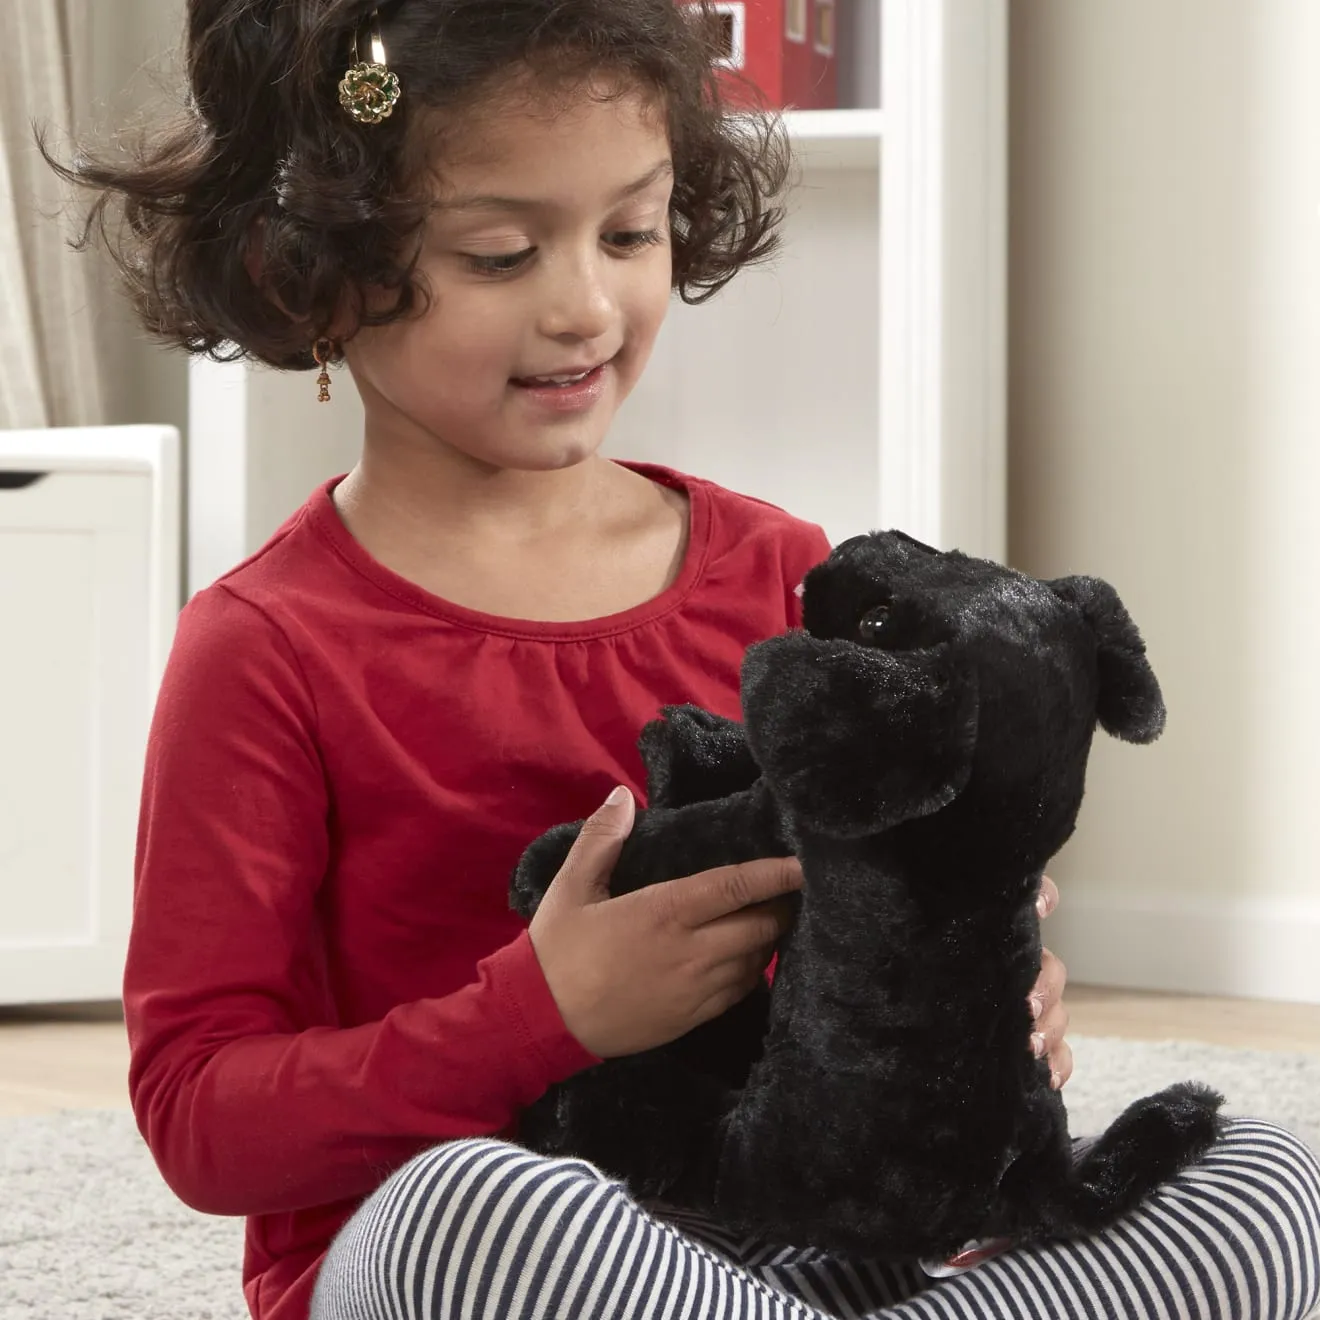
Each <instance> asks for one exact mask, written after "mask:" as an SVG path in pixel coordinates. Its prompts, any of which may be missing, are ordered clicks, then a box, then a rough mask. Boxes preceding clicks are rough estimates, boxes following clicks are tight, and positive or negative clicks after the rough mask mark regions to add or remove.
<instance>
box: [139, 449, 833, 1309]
mask: <svg viewBox="0 0 1320 1320" xmlns="http://www.w3.org/2000/svg"><path fill="white" fill-rule="evenodd" d="M636 467H637V470H639V471H641V472H643V473H644V474H645V475H647V476H648V477H650V478H651V479H652V480H655V481H659V482H662V483H665V484H668V485H670V486H674V487H677V488H679V489H682V490H685V491H686V492H687V494H688V496H689V499H690V506H691V532H690V537H689V544H688V549H687V554H686V558H685V561H684V563H683V565H682V568H681V570H680V572H679V575H678V578H677V580H676V581H675V582H674V584H673V585H672V586H671V587H670V588H669V589H668V590H666V591H665V592H664V593H663V594H662V595H660V596H658V597H656V598H655V599H654V600H651V601H649V602H647V603H646V604H644V605H640V606H638V607H637V608H635V609H631V610H628V611H627V612H625V613H622V614H617V615H613V616H611V617H609V618H605V619H598V620H594V621H590V622H583V623H526V622H519V621H513V620H508V619H498V618H494V617H491V616H487V615H483V614H480V613H477V612H475V611H473V610H469V609H463V608H460V607H457V606H454V605H451V604H449V603H447V602H445V601H442V600H440V599H438V598H437V597H435V596H432V595H430V594H428V593H427V592H425V591H423V590H422V589H420V588H419V587H416V586H414V585H412V584H411V583H409V582H407V581H406V580H405V579H403V578H401V577H399V576H397V575H395V574H393V573H391V572H390V571H389V570H387V569H386V568H384V567H383V566H382V565H380V564H378V563H377V562H376V561H374V560H373V559H372V558H371V557H370V556H369V555H368V554H367V553H366V552H365V551H364V550H363V549H362V548H361V547H360V546H359V545H358V544H357V543H356V542H355V541H354V540H353V539H352V537H351V536H350V535H349V534H348V532H347V530H346V529H345V528H344V526H343V525H342V523H341V522H340V520H339V517H338V515H337V514H336V512H335V509H334V505H333V502H332V500H331V496H330V491H331V489H332V487H333V484H334V483H328V484H327V485H326V486H325V487H323V488H322V489H320V490H318V491H317V492H316V493H315V494H314V495H313V496H312V498H311V500H310V501H309V502H308V503H307V505H305V506H304V507H303V508H302V509H301V510H300V511H299V512H298V513H297V514H296V515H295V516H294V517H293V518H292V519H290V521H289V522H288V523H287V524H286V525H285V526H284V527H283V528H282V529H281V531H280V532H279V533H278V534H277V535H276V536H275V537H274V538H273V539H272V540H271V542H270V543H269V544H268V545H267V546H266V547H265V548H264V549H262V550H261V551H260V552H259V553H258V554H257V555H255V556H254V557H253V558H252V559H250V560H248V561H247V562H246V563H244V564H243V565H241V566H240V567H239V568H237V569H235V570H234V571H233V572H232V573H230V574H228V575H227V576H226V577H225V578H223V579H222V580H221V581H220V582H219V583H217V584H216V585H214V586H212V587H210V588H208V589H207V590H205V591H203V592H201V593H199V594H198V595H197V596H196V597H194V599H193V600H192V601H191V602H190V603H189V605H188V606H187V608H186V609H185V610H184V612H183V615H182V617H181V619H180V624H179V631H178V635H177V639H176V642H175V645H174V650H173V653H172V655H171V657H170V662H169V666H168V669H167V672H166V675H165V680H164V683H163V686H162V689H161V693H160V697H159V701H158V704H157V708H156V715H155V720H154V723H153V727H152V733H151V739H150V745H149V751H148V759H147V770H146V780H145V785H144V794H143V806H142V816H141V825H140V832H139V850H138V871H137V886H136V897H135V907H134V915H133V931H132V939H131V944H130V949H129V957H128V964H127V969H126V974H125V981H124V1003H125V1010H126V1015H127V1021H128V1029H129V1037H130V1043H131V1047H132V1065H131V1072H130V1078H129V1081H130V1089H131V1092H132V1099H133V1106H134V1109H135V1111H136V1114H137V1119H138V1123H139V1126H140V1127H141V1129H142V1132H143V1134H144V1136H145V1137H146V1139H147V1142H148V1143H149V1145H150V1147H151V1150H152V1152H153V1154H154V1155H155V1158H156V1160H157V1163H158V1164H159V1166H160V1169H161V1171H162V1173H163V1174H164V1176H165V1178H166V1179H167V1180H168V1182H169V1184H170V1185H171V1187H173V1188H174V1190H175V1191H176V1192H177V1193H178V1195H179V1196H180V1197H182V1199H183V1200H185V1201H187V1202H188V1203H189V1204H190V1205H192V1206H194V1207H196V1208H197V1209H199V1210H204V1211H208V1212H211V1213H216V1214H231V1215H246V1216H247V1217H248V1223H247V1239H246V1252H245V1260H244V1267H243V1278H244V1289H245V1292H246V1295H247V1300H248V1305H249V1307H250V1308H251V1311H252V1314H253V1316H254V1317H257V1318H258V1320H303V1317H305V1316H306V1314H307V1308H308V1304H309V1300H310V1296H311V1290H312V1285H313V1282H314V1278H315V1273H316V1269H317V1268H318V1266H319V1264H320V1260H321V1257H322V1255H323V1253H324V1251H325V1249H326V1247H327V1246H328V1244H329V1242H330V1240H331V1238H332V1237H333V1235H334V1233H335V1232H336V1230H337V1229H338V1228H339V1226H340V1225H341V1224H342V1223H343V1222H344V1220H345V1219H346V1218H347V1217H348V1216H349V1214H350V1213H351V1212H352V1210H353V1208H354V1207H355V1205H356V1204H357V1203H358V1202H359V1201H360V1200H361V1199H362V1198H363V1197H364V1196H365V1195H367V1194H368V1193H370V1192H371V1191H372V1190H373V1189H374V1188H375V1187H376V1186H377V1185H379V1183H380V1182H381V1181H383V1179H384V1178H385V1176H386V1175H387V1174H388V1173H389V1172H390V1171H391V1170H393V1169H394V1168H396V1167H398V1166H399V1165H400V1164H402V1163H404V1162H405V1161H406V1160H407V1159H409V1158H410V1157H411V1156H412V1155H414V1154H416V1153H417V1152H418V1151H420V1150H422V1149H424V1148H425V1147H427V1146H429V1145H432V1144H434V1143H435V1142H437V1141H443V1140H445V1139H447V1138H455V1137H462V1136H472V1135H477V1134H484V1133H499V1132H507V1131H508V1130H510V1128H511V1125H512V1124H513V1122H514V1120H515V1118H516V1115H517V1113H518V1111H519V1110H520V1109H521V1108H523V1107H525V1106H526V1105H528V1104H529V1103H530V1102H531V1101H533V1100H535V1099H536V1098H537V1097H538V1096H539V1095H541V1094H542V1093H543V1091H544V1090H545V1089H546V1087H547V1086H549V1085H550V1084H551V1083H553V1082H555V1081H557V1080H560V1079H562V1078H564V1077H567V1076H570V1075H571V1074H572V1073H574V1072H575V1071H577V1070H579V1069H581V1068H584V1067H586V1066H588V1065H590V1064H591V1063H593V1062H595V1060H594V1058H593V1056H592V1055H591V1054H589V1053H588V1052H587V1051H586V1050H585V1049H584V1048H583V1047H582V1046H581V1045H580V1044H579V1043H578V1042H577V1041H576V1040H575V1039H574V1038H573V1037H572V1036H571V1035H570V1034H569V1032H568V1031H567V1029H566V1028H565V1026H564V1024H563V1021H562V1019H561V1018H560V1015H559V1012H558V1010H557V1009H556V1007H555V1003H554V1000H553V998H552V997H551V995H550V992H549V990H548V988H547V986H546V983H545V979H544V977H543V976H542V974H541V970H540V966H539V964H538V963H537V961H536V956H535V954H534V952H533V950H532V948H531V944H530V941H529V940H528V938H527V934H526V931H525V927H524V924H523V922H522V921H521V920H520V919H519V918H518V917H516V916H515V915H514V914H513V913H512V912H510V910H509V907H508V898H507V892H508V880H509V876H510V873H511V871H512V869H513V867H514V865H515V864H516V862H517V859H518V857H519V855H520V854H521V852H522V849H523V848H524V846H525V845H526V844H527V843H528V842H529V841H530V840H531V839H533V838H534V837H535V836H536V835H537V834H539V833H540V832H541V831H543V830H544V829H546V828H548V827H549V826H551V825H553V824H555V823H557V822H559V821H563V820H573V819H577V818H579V817H581V816H584V815H586V814H588V813H590V812H591V811H592V810H594V809H595V808H596V807H597V806H598V805H599V804H600V802H601V801H602V800H603V798H604V796H605V794H606V793H607V792H608V791H609V789H610V788H611V787H612V786H613V785H614V784H615V783H616V782H623V783H626V784H629V785H630V786H631V787H632V788H633V789H634V790H636V791H638V793H639V794H640V791H641V789H642V783H641V779H642V768H641V763H640V759H639V757H638V754H637V751H636V739H637V734H638V732H639V730H640V729H641V726H642V725H643V724H644V723H645V722H646V721H647V720H648V719H650V718H652V717H653V716H654V715H655V714H656V712H657V710H658V708H659V707H660V706H661V705H664V704H666V703H670V702H682V701H695V702H697V703H699V704H701V705H704V706H706V707H708V708H710V709H712V710H716V711H719V712H721V713H723V714H727V715H730V716H736V715H737V714H738V695H737V694H738V671H739V665H740V662H741V659H742V655H743V652H744V650H745V649H746V647H747V646H748V645H750V644H751V643H753V642H755V641H759V640H761V639H763V638H765V637H769V636H772V635H774V634H776V633H778V632H782V631H783V630H784V629H785V628H786V627H790V626H793V625H795V624H796V623H797V621H798V611H797V601H796V599H795V597H794V595H793V591H794V588H795V587H796V586H797V584H798V583H799V582H800V581H801V579H802V576H803V574H804V573H805V572H806V570H807V569H808V568H809V567H810V566H811V565H812V564H814V563H816V562H817V561H818V560H820V559H822V558H823V557H824V556H825V555H826V554H827V553H828V549H829V547H828V542H827V541H826V539H825V537H824V534H823V533H822V532H821V531H820V529H819V528H816V527H814V526H811V525H809V524H805V523H802V522H799V521H797V520H795V519H793V518H790V517H789V516H788V515H787V514H785V513H783V512H781V511H780V510H778V509H775V508H772V507H771V506H768V505H765V504H762V503H760V502H758V501H755V500H751V499H748V498H746V497H743V496H738V495H734V494H732V493H730V492H728V491H725V490H722V489H720V488H719V487H717V486H714V485H711V484H710V483H707V482H703V481H699V480H696V479H694V478H690V477H683V476H679V475H678V474H676V473H672V472H669V471H668V470H666V469H661V468H655V467H649V466H645V465H640V464H639V465H636Z"/></svg>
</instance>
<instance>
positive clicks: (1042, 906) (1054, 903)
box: [1036, 875, 1059, 921]
mask: <svg viewBox="0 0 1320 1320" xmlns="http://www.w3.org/2000/svg"><path fill="white" fill-rule="evenodd" d="M1058 906H1059V886H1058V885H1056V884H1055V883H1054V881H1053V880H1051V879H1050V878H1049V876H1047V875H1043V876H1041V878H1040V893H1039V894H1037V895H1036V911H1037V912H1038V913H1039V914H1040V918H1041V920H1042V921H1043V920H1044V919H1045V918H1046V917H1048V916H1049V915H1050V913H1051V912H1053V911H1054V909H1055V908H1056V907H1058Z"/></svg>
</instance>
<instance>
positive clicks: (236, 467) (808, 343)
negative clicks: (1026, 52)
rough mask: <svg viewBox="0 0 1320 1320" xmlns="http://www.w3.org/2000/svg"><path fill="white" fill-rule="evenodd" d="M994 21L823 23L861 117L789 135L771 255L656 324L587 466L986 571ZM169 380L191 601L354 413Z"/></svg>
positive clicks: (969, 17) (996, 445)
mask: <svg viewBox="0 0 1320 1320" xmlns="http://www.w3.org/2000/svg"><path fill="white" fill-rule="evenodd" d="M1007 21H1008V20H1007V0H845V3H841V5H840V24H841V29H842V30H843V31H845V32H846V33H848V34H850V40H849V47H848V57H847V58H848V60H849V65H848V67H847V68H846V69H845V70H844V71H843V76H842V79H841V85H842V86H843V87H844V88H846V89H849V90H850V92H851V94H852V95H853V96H854V97H855V98H856V99H857V100H858V101H860V102H863V104H859V105H854V106H851V107H849V108H846V109H842V110H838V111H817V112H800V113H796V114H794V113H790V114H789V115H788V117H787V122H788V126H789V130H790V132H791V134H792V136H793V139H794V141H795V143H796V144H797V146H798V148H799V153H798V154H799V161H800V182H799V184H798V187H797V188H796V190H795V191H794V193H793V195H792V197H791V198H790V202H789V206H790V217H789V220H788V222H787V228H786V231H785V235H784V245H783V249H782V251H781V253H780V254H779V256H778V257H777V258H776V259H775V260H774V261H773V263H772V264H770V265H769V266H767V267H765V268H761V269H753V270H749V271H746V272H744V273H743V274H741V275H739V277H738V278H737V279H736V280H734V282H733V283H732V284H731V285H730V286H729V287H728V288H727V289H726V290H725V291H724V292H723V293H721V294H720V295H719V296H718V297H717V298H716V299H715V300H713V301H712V302H710V303H708V304H706V305H704V306H699V307H687V306H684V305H682V304H679V303H676V304H675V306H674V307H673V309H672V311H671V314H670V319H669V322H668V324H667V325H666V327H665V329H664V331H663V332H662V334H661V337H660V341H659V342H658V344H657V346H656V352H655V357H654V359H653V361H652V363H651V366H650V367H649V368H648V370H647V372H646V374H645V376H644V377H643V379H642V381H641V383H640V384H639V385H638V387H637V389H636V391H635V392H634V395H633V397H632V398H631V399H630V400H629V401H628V402H627V404H626V405H625V406H624V409H623V411H622V413H621V414H620V417H619V419H618V421H617V423H616V425H615V429H614V431H613V433H612V435H611V439H610V442H609V446H608V452H610V453H611V454H614V455H616V456H621V457H622V456H627V457H633V458H641V459H650V460H652V461H656V462H662V463H667V464H669V465H671V466H674V467H678V468H682V469H686V470H688V471H691V472H694V473H697V474H700V475H702V476H708V477H710V478H712V479H714V480H717V481H720V482H723V483H724V484H726V485H729V486H732V487H734V488H735V489H739V490H743V491H746V492H748V493H749V494H753V495H757V496H760V497H762V498H764V499H768V500H771V501H772V502H774V503H776V504H780V505H783V506H784V507H786V508H788V509H790V510H792V511H793V512H794V513H797V514H799V515H801V516H803V517H807V518H811V519H813V520H815V521H817V522H820V523H822V524H823V525H824V527H825V529H826V531H827V532H828V533H829V534H830V536H831V538H832V539H834V540H835V541H838V540H840V539H842V538H843V537H845V536H848V535H852V534H853V533H856V532H859V531H866V530H869V529H871V528H874V527H902V528H904V529H905V530H907V531H909V532H911V533H912V534H914V535H916V536H919V537H921V538H922V539H924V540H927V541H930V542H932V543H935V544H938V545H941V546H953V545H957V546H960V547H962V548H963V549H966V550H968V551H970V552H973V553H980V554H986V555H990V556H993V557H996V558H1002V557H1003V555H1004V553H1005V475H1004V473H1005V460H1004V414H1005V386H1006V367H1005V350H1006V326H1005V298H1006V295H1005V266H1006V222H1005V205H1006V198H1005V187H1006V183H1005V179H1006V159H1005V158H1006V140H1007V133H1006V112H1007V108H1006V96H1007V87H1006V64H1007ZM867 101H869V102H870V104H865V102H867ZM877 101H878V102H879V104H876V102H877ZM192 372H193V374H192V406H191V416H192V429H191V462H192V464H193V467H192V473H193V478H194V479H193V483H192V489H193V504H192V507H191V516H192V525H193V529H194V540H193V543H192V546H191V554H190V586H191V587H192V588H194V589H195V588H197V587H199V586H202V585H204V584H205V583H206V582H209V581H211V580H212V579H213V578H214V577H215V576H216V574H217V573H219V572H221V571H223V569H224V568H226V567H228V566H229V565H230V564H231V563H233V562H234V561H235V560H237V559H238V558H240V557H241V556H242V555H243V554H244V553H247V552H248V551H250V550H252V549H254V548H255V547H256V546H257V545H259V544H260V543H261V541H262V540H263V539H264V538H265V537H266V536H267V535H269V533H270V532H271V531H273V530H274V528H275V526H276V525H278V522H279V521H280V520H281V519H282V517H283V516H285V515H286V514H287V513H288V512H290V511H291V510H292V509H293V508H294V507H295V506H296V505H297V504H298V503H299V502H300V501H301V500H302V499H304V498H305V497H306V495H307V493H308V491H309V490H310V489H311V487H312V486H313V485H314V484H315V483H316V482H317V481H318V480H320V479H321V478H322V477H324V476H328V475H331V474H332V473H333V472H335V471H336V470H340V471H342V470H344V469H345V468H346V467H348V466H349V465H351V463H352V462H353V456H354V453H355V451H356V446H357V443H358V439H359V436H360V426H361V413H360V411H359V410H358V408H357V407H356V401H353V400H348V399H347V396H348V394H349V393H350V392H349V391H348V390H347V388H343V387H341V388H340V389H339V390H337V391H336V398H335V402H334V404H333V405H332V406H330V407H321V406H319V405H318V404H317V403H316V390H315V387H314V385H313V383H312V378H311V377H310V376H303V375H301V374H293V375H288V376H284V377H279V376H275V375H273V374H272V373H268V372H264V371H254V370H252V369H250V368H247V367H245V366H216V365H215V364H213V363H207V362H198V363H196V364H194V366H193V369H192ZM344 385H345V386H346V385H347V382H346V381H345V382H344ZM276 451H278V453H279V454H280V458H279V460H278V465H277V467H276V468H275V469H274V470H270V471H268V472H267V474H266V476H265V477H264V478H263V479H261V480H259V481H258V480H254V474H256V473H257V472H258V471H259V469H260V467H261V465H263V464H268V463H270V462H271V461H272V460H271V459H270V458H269V457H268V456H269V454H270V453H272V452H276Z"/></svg>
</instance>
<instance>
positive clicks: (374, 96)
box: [339, 9, 403, 124]
mask: <svg viewBox="0 0 1320 1320" xmlns="http://www.w3.org/2000/svg"><path fill="white" fill-rule="evenodd" d="M402 95H403V89H402V88H401V87H400V86H399V75H398V74H397V73H391V72H390V70H389V68H388V67H387V64H386V60H385V43H384V41H382V40H381V35H380V10H378V9H377V10H374V11H373V12H372V15H371V62H370V63H368V62H367V61H365V60H363V59H362V58H361V56H359V54H358V38H357V33H356V32H355V33H354V34H353V67H352V68H351V69H349V71H348V72H347V73H346V74H345V75H344V78H343V81H342V82H341V83H340V84H339V104H340V105H342V106H343V107H344V109H345V110H347V111H348V113H349V114H350V115H352V116H353V118H354V119H356V120H357V121H358V123H359V124H379V123H380V122H381V121H382V120H384V119H388V118H389V117H390V116H391V115H392V114H393V113H394V107H395V106H396V105H397V104H398V103H399V97H400V96H402Z"/></svg>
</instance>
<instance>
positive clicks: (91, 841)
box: [0, 427, 179, 1004]
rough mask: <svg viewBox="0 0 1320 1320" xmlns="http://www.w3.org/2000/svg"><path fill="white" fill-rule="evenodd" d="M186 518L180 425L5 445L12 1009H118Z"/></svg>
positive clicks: (4, 693)
mask: <svg viewBox="0 0 1320 1320" xmlns="http://www.w3.org/2000/svg"><path fill="white" fill-rule="evenodd" d="M178 512H179V493H178V437H177V433H175V432H174V431H172V430H170V429H168V428H157V427H125V428H101V429H93V430H46V431H27V432H24V431H9V432H0V700H3V703H4V706H3V709H4V718H3V721H2V722H0V729H2V730H3V733H0V1003H4V1004H17V1003H40V1002H47V1003H49V1002H56V1001H62V1000H64V1001H72V1000H89V999H115V998H117V997H118V995H119V986H120V978H121V975H122V969H123V961H124V951H125V946H126V941H127V937H128V926H129V916H130V912H131V903H132V883H133V853H134V841H135V835H136V824H137V807H138V796H139V793H140V791H141V780H142V758H143V751H144V747H145V742H146V731H147V726H148V722H149V718H150V712H151V705H152V702H153V701H154V698H155V693H156V686H157V683H158V681H159V676H160V672H161V668H162V666H163V663H164V659H165V655H166V652H167V649H168V646H169V641H170V638H171V636H172V634H173V629H174V618H175V615H176V613H177V609H178V600H179V537H178Z"/></svg>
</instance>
